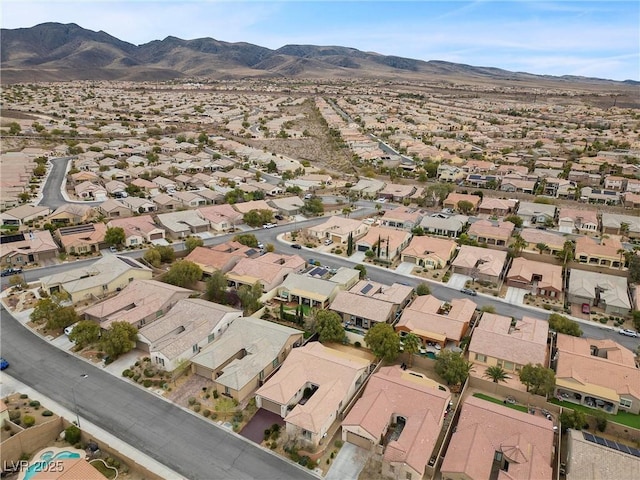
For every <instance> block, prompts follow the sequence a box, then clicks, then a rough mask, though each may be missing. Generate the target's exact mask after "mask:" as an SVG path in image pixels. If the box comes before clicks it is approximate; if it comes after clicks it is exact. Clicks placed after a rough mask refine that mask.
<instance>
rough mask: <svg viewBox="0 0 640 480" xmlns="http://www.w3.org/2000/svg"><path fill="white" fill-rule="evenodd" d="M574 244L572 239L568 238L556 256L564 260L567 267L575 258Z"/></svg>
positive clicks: (563, 264) (564, 265) (563, 263)
mask: <svg viewBox="0 0 640 480" xmlns="http://www.w3.org/2000/svg"><path fill="white" fill-rule="evenodd" d="M573 249H574V245H573V242H572V241H571V240H566V241H565V242H564V244H563V245H562V250H560V251H559V252H558V253H557V254H556V258H558V259H559V260H560V261H561V262H562V267H563V268H565V267H566V266H567V264H568V263H569V262H571V261H572V260H573V255H574V253H573V251H574V250H573Z"/></svg>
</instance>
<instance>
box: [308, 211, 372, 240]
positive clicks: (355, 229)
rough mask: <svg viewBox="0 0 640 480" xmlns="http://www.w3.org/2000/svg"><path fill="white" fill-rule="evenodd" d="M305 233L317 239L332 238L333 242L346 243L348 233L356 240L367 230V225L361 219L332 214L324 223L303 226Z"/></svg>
mask: <svg viewBox="0 0 640 480" xmlns="http://www.w3.org/2000/svg"><path fill="white" fill-rule="evenodd" d="M304 231H305V234H306V235H308V236H310V237H312V238H317V239H318V240H325V239H329V240H333V241H334V242H335V243H347V241H348V240H349V235H351V236H352V238H353V241H356V240H358V239H359V238H360V237H362V236H363V235H365V234H366V233H367V232H368V231H369V225H367V224H366V223H364V222H363V221H362V220H359V219H353V218H345V217H338V216H333V217H329V218H328V219H327V220H326V221H325V222H324V223H320V224H318V225H313V226H311V227H307V228H305V230H304Z"/></svg>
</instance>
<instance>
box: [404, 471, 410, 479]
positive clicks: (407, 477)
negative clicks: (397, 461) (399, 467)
mask: <svg viewBox="0 0 640 480" xmlns="http://www.w3.org/2000/svg"><path fill="white" fill-rule="evenodd" d="M405 478H406V479H407V480H411V472H407V475H406V477H405Z"/></svg>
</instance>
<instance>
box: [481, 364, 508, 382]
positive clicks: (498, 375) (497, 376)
mask: <svg viewBox="0 0 640 480" xmlns="http://www.w3.org/2000/svg"><path fill="white" fill-rule="evenodd" d="M483 377H486V378H490V379H491V380H493V383H498V382H506V381H507V378H508V377H507V372H505V371H504V368H502V367H500V366H498V365H492V366H491V367H487V369H486V370H485V371H484V375H483Z"/></svg>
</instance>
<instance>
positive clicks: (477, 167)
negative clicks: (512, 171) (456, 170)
mask: <svg viewBox="0 0 640 480" xmlns="http://www.w3.org/2000/svg"><path fill="white" fill-rule="evenodd" d="M495 169H496V165H495V163H493V162H487V161H485V160H468V161H467V162H466V163H465V164H464V165H463V166H462V170H464V171H465V172H467V173H487V172H491V171H493V170H495Z"/></svg>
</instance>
